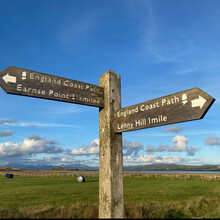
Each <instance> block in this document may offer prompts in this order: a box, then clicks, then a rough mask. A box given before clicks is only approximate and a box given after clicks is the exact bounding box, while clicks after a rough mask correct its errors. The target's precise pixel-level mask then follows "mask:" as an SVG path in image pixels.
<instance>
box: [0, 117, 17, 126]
mask: <svg viewBox="0 0 220 220" xmlns="http://www.w3.org/2000/svg"><path fill="white" fill-rule="evenodd" d="M15 122H17V119H15V118H13V119H2V120H0V125H11V124H14V123H15Z"/></svg>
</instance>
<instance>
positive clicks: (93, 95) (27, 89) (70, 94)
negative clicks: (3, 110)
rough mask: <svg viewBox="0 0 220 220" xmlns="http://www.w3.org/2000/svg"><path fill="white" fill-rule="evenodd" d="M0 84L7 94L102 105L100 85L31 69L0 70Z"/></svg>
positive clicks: (96, 105)
mask: <svg viewBox="0 0 220 220" xmlns="http://www.w3.org/2000/svg"><path fill="white" fill-rule="evenodd" d="M0 85H1V87H2V88H3V89H4V91H5V92H6V93H9V94H16V95H23V96H30V97H36V98H43V99H50V100H56V101H62V102H70V103H77V104H82V105H89V106H95V107H104V89H103V88H102V87H100V86H97V85H93V84H89V83H84V82H79V81H76V80H71V79H66V78H63V77H57V76H53V75H49V74H45V73H39V72H36V71H32V70H26V69H21V68H17V67H13V66H11V67H8V68H7V69H5V70H3V71H2V72H0Z"/></svg>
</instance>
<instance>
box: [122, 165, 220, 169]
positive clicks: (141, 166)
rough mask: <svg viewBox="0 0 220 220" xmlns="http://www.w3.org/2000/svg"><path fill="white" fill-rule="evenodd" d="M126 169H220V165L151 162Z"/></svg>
mask: <svg viewBox="0 0 220 220" xmlns="http://www.w3.org/2000/svg"><path fill="white" fill-rule="evenodd" d="M124 169H125V170H134V171H169V170H170V171H220V165H200V166H198V165H177V164H149V165H138V166H126V167H124Z"/></svg>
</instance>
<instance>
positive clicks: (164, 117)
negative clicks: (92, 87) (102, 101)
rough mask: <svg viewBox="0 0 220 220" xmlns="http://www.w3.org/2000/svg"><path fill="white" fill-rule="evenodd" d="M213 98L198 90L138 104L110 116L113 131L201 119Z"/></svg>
mask: <svg viewBox="0 0 220 220" xmlns="http://www.w3.org/2000/svg"><path fill="white" fill-rule="evenodd" d="M214 101H215V99H214V98H213V97H211V96H210V95H208V94H207V93H205V92H204V91H202V90H201V89H199V88H193V89H189V90H185V91H182V92H178V93H175V94H172V95H168V96H164V97H161V98H157V99H153V100H150V101H147V102H142V103H139V104H136V105H132V106H129V107H126V108H121V109H119V110H117V111H116V112H115V113H114V130H115V132H123V131H133V130H138V129H143V128H150V127H156V126H161V125H168V124H174V123H179V122H184V121H191V120H196V119H201V118H203V117H204V115H205V114H206V112H207V111H208V109H209V108H210V107H211V105H212V104H213V102H214Z"/></svg>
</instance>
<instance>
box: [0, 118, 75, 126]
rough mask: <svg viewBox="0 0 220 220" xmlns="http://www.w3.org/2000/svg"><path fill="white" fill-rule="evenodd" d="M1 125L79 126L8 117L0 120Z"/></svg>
mask: <svg viewBox="0 0 220 220" xmlns="http://www.w3.org/2000/svg"><path fill="white" fill-rule="evenodd" d="M0 125H4V126H14V127H29V128H33V127H69V128H79V126H76V125H67V124H54V123H40V122H24V121H18V120H17V119H6V120H0Z"/></svg>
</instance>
